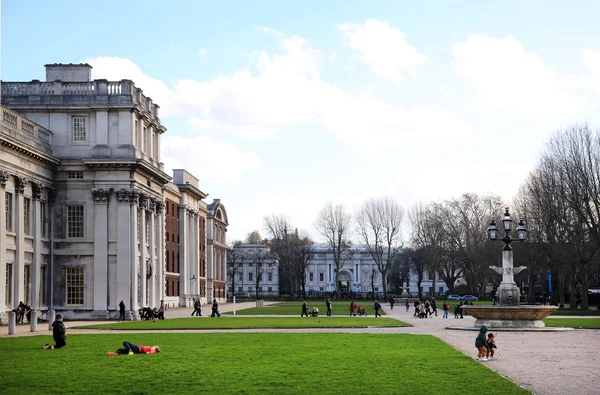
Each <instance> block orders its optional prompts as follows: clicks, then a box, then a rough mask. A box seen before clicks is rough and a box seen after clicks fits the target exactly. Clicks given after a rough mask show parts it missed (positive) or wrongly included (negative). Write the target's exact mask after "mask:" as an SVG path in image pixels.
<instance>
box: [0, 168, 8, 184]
mask: <svg viewBox="0 0 600 395" xmlns="http://www.w3.org/2000/svg"><path fill="white" fill-rule="evenodd" d="M9 178H10V173H9V172H7V171H6V170H2V171H0V188H6V182H7V181H8V179H9Z"/></svg>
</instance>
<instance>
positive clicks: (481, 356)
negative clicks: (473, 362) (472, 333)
mask: <svg viewBox="0 0 600 395" xmlns="http://www.w3.org/2000/svg"><path fill="white" fill-rule="evenodd" d="M487 331H488V328H487V326H485V325H481V328H479V334H477V337H476V338H475V347H476V348H477V360H478V361H487V360H488V359H487V358H486V354H487V340H486V338H485V334H486V332H487Z"/></svg>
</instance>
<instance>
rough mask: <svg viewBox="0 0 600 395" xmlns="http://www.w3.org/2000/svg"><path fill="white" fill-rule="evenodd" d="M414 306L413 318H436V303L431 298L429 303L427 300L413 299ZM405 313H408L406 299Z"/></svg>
mask: <svg viewBox="0 0 600 395" xmlns="http://www.w3.org/2000/svg"><path fill="white" fill-rule="evenodd" d="M414 306H415V313H414V314H413V317H419V318H427V317H431V316H432V315H435V316H436V317H437V302H436V300H435V298H431V302H430V301H429V300H422V299H421V300H418V299H415V302H414ZM444 307H445V306H444ZM406 311H408V299H407V300H406Z"/></svg>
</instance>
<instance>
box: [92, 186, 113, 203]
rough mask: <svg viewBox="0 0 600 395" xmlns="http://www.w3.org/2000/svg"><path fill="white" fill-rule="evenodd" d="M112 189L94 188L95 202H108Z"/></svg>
mask: <svg viewBox="0 0 600 395" xmlns="http://www.w3.org/2000/svg"><path fill="white" fill-rule="evenodd" d="M111 191H112V189H104V188H92V196H93V197H94V202H95V203H108V198H109V197H110V192H111Z"/></svg>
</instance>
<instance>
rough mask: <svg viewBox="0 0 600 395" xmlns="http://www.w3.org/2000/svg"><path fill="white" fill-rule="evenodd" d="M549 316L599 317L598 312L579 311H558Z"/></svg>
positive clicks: (599, 313) (599, 312)
mask: <svg viewBox="0 0 600 395" xmlns="http://www.w3.org/2000/svg"><path fill="white" fill-rule="evenodd" d="M551 315H575V316H600V311H598V310H581V309H558V310H556V311H555V312H554V313H552V314H551Z"/></svg>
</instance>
